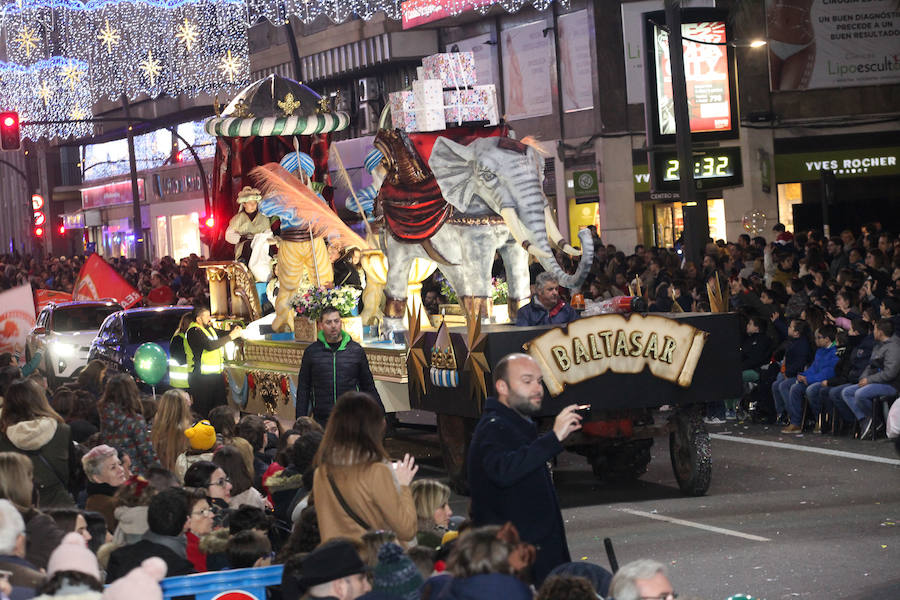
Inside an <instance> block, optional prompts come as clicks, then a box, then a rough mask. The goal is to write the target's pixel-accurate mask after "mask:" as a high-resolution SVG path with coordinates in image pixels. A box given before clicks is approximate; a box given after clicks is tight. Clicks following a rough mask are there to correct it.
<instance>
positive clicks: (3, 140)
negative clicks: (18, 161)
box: [0, 111, 22, 150]
mask: <svg viewBox="0 0 900 600" xmlns="http://www.w3.org/2000/svg"><path fill="white" fill-rule="evenodd" d="M21 147H22V139H21V134H20V132H19V113H17V112H14V111H8V112H2V113H0V148H2V149H3V150H18V149H19V148H21Z"/></svg>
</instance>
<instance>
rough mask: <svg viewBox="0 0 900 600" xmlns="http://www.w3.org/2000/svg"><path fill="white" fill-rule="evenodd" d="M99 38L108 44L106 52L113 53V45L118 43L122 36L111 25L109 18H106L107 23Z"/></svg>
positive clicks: (101, 41)
mask: <svg viewBox="0 0 900 600" xmlns="http://www.w3.org/2000/svg"><path fill="white" fill-rule="evenodd" d="M97 39H98V40H100V43H102V44H106V53H107V54H112V47H113V46H116V45H118V43H119V40H120V39H122V36H121V35H119V32H118V31H116V30H115V29H113V28H112V27H111V26H110V24H109V19H106V25H105V26H104V27H103V29H101V30H100V33H99V34H97Z"/></svg>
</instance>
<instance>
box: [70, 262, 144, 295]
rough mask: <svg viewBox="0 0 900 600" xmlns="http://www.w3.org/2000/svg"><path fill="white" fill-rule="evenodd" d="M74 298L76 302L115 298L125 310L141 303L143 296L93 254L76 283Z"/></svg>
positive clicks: (73, 292)
mask: <svg viewBox="0 0 900 600" xmlns="http://www.w3.org/2000/svg"><path fill="white" fill-rule="evenodd" d="M72 296H73V297H74V298H75V299H76V300H101V299H104V298H113V299H114V300H116V301H118V303H119V304H121V305H122V306H123V307H125V308H131V307H132V306H134V305H135V304H137V303H138V302H140V301H141V294H140V292H138V291H137V290H136V289H134V288H133V287H131V284H129V283H128V282H127V281H125V279H123V278H122V276H121V275H119V274H118V273H116V271H115V270H114V269H113V268H112V267H110V266H109V265H108V264H107V263H106V261H105V260H103V259H102V258H100V256H99V255H97V254H91V257H90V258H89V259H87V262H86V263H84V266H83V267H81V272H80V273H79V274H78V280H77V281H76V282H75V288H74V290H73V291H72Z"/></svg>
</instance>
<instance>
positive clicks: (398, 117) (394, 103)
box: [388, 92, 416, 131]
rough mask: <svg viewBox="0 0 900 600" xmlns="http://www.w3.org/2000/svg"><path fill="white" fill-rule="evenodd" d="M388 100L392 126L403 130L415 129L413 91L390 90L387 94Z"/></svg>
mask: <svg viewBox="0 0 900 600" xmlns="http://www.w3.org/2000/svg"><path fill="white" fill-rule="evenodd" d="M388 102H389V103H390V107H391V123H393V125H394V127H396V128H397V129H403V130H404V131H416V129H415V127H416V103H415V98H414V97H413V93H412V92H391V93H390V94H389V95H388ZM410 127H412V129H410Z"/></svg>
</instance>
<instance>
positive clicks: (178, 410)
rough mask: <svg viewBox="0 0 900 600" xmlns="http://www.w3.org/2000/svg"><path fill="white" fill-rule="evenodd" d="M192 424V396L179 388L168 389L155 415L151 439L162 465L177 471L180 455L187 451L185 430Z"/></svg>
mask: <svg viewBox="0 0 900 600" xmlns="http://www.w3.org/2000/svg"><path fill="white" fill-rule="evenodd" d="M190 426H191V397H190V396H188V395H187V393H186V392H184V391H183V390H179V389H172V390H168V391H166V393H164V394H163V395H162V397H161V398H160V400H159V408H158V409H157V411H156V415H155V416H154V417H153V426H152V427H151V430H150V441H151V442H152V443H153V449H154V450H155V451H156V456H157V457H158V458H159V462H160V464H161V465H162V467H163V468H164V469H166V470H169V471H175V470H176V466H177V462H178V457H179V456H180V455H181V454H182V453H184V452H185V451H187V449H188V439H187V437H185V434H184V431H185V430H186V429H187V428H189V427H190Z"/></svg>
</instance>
